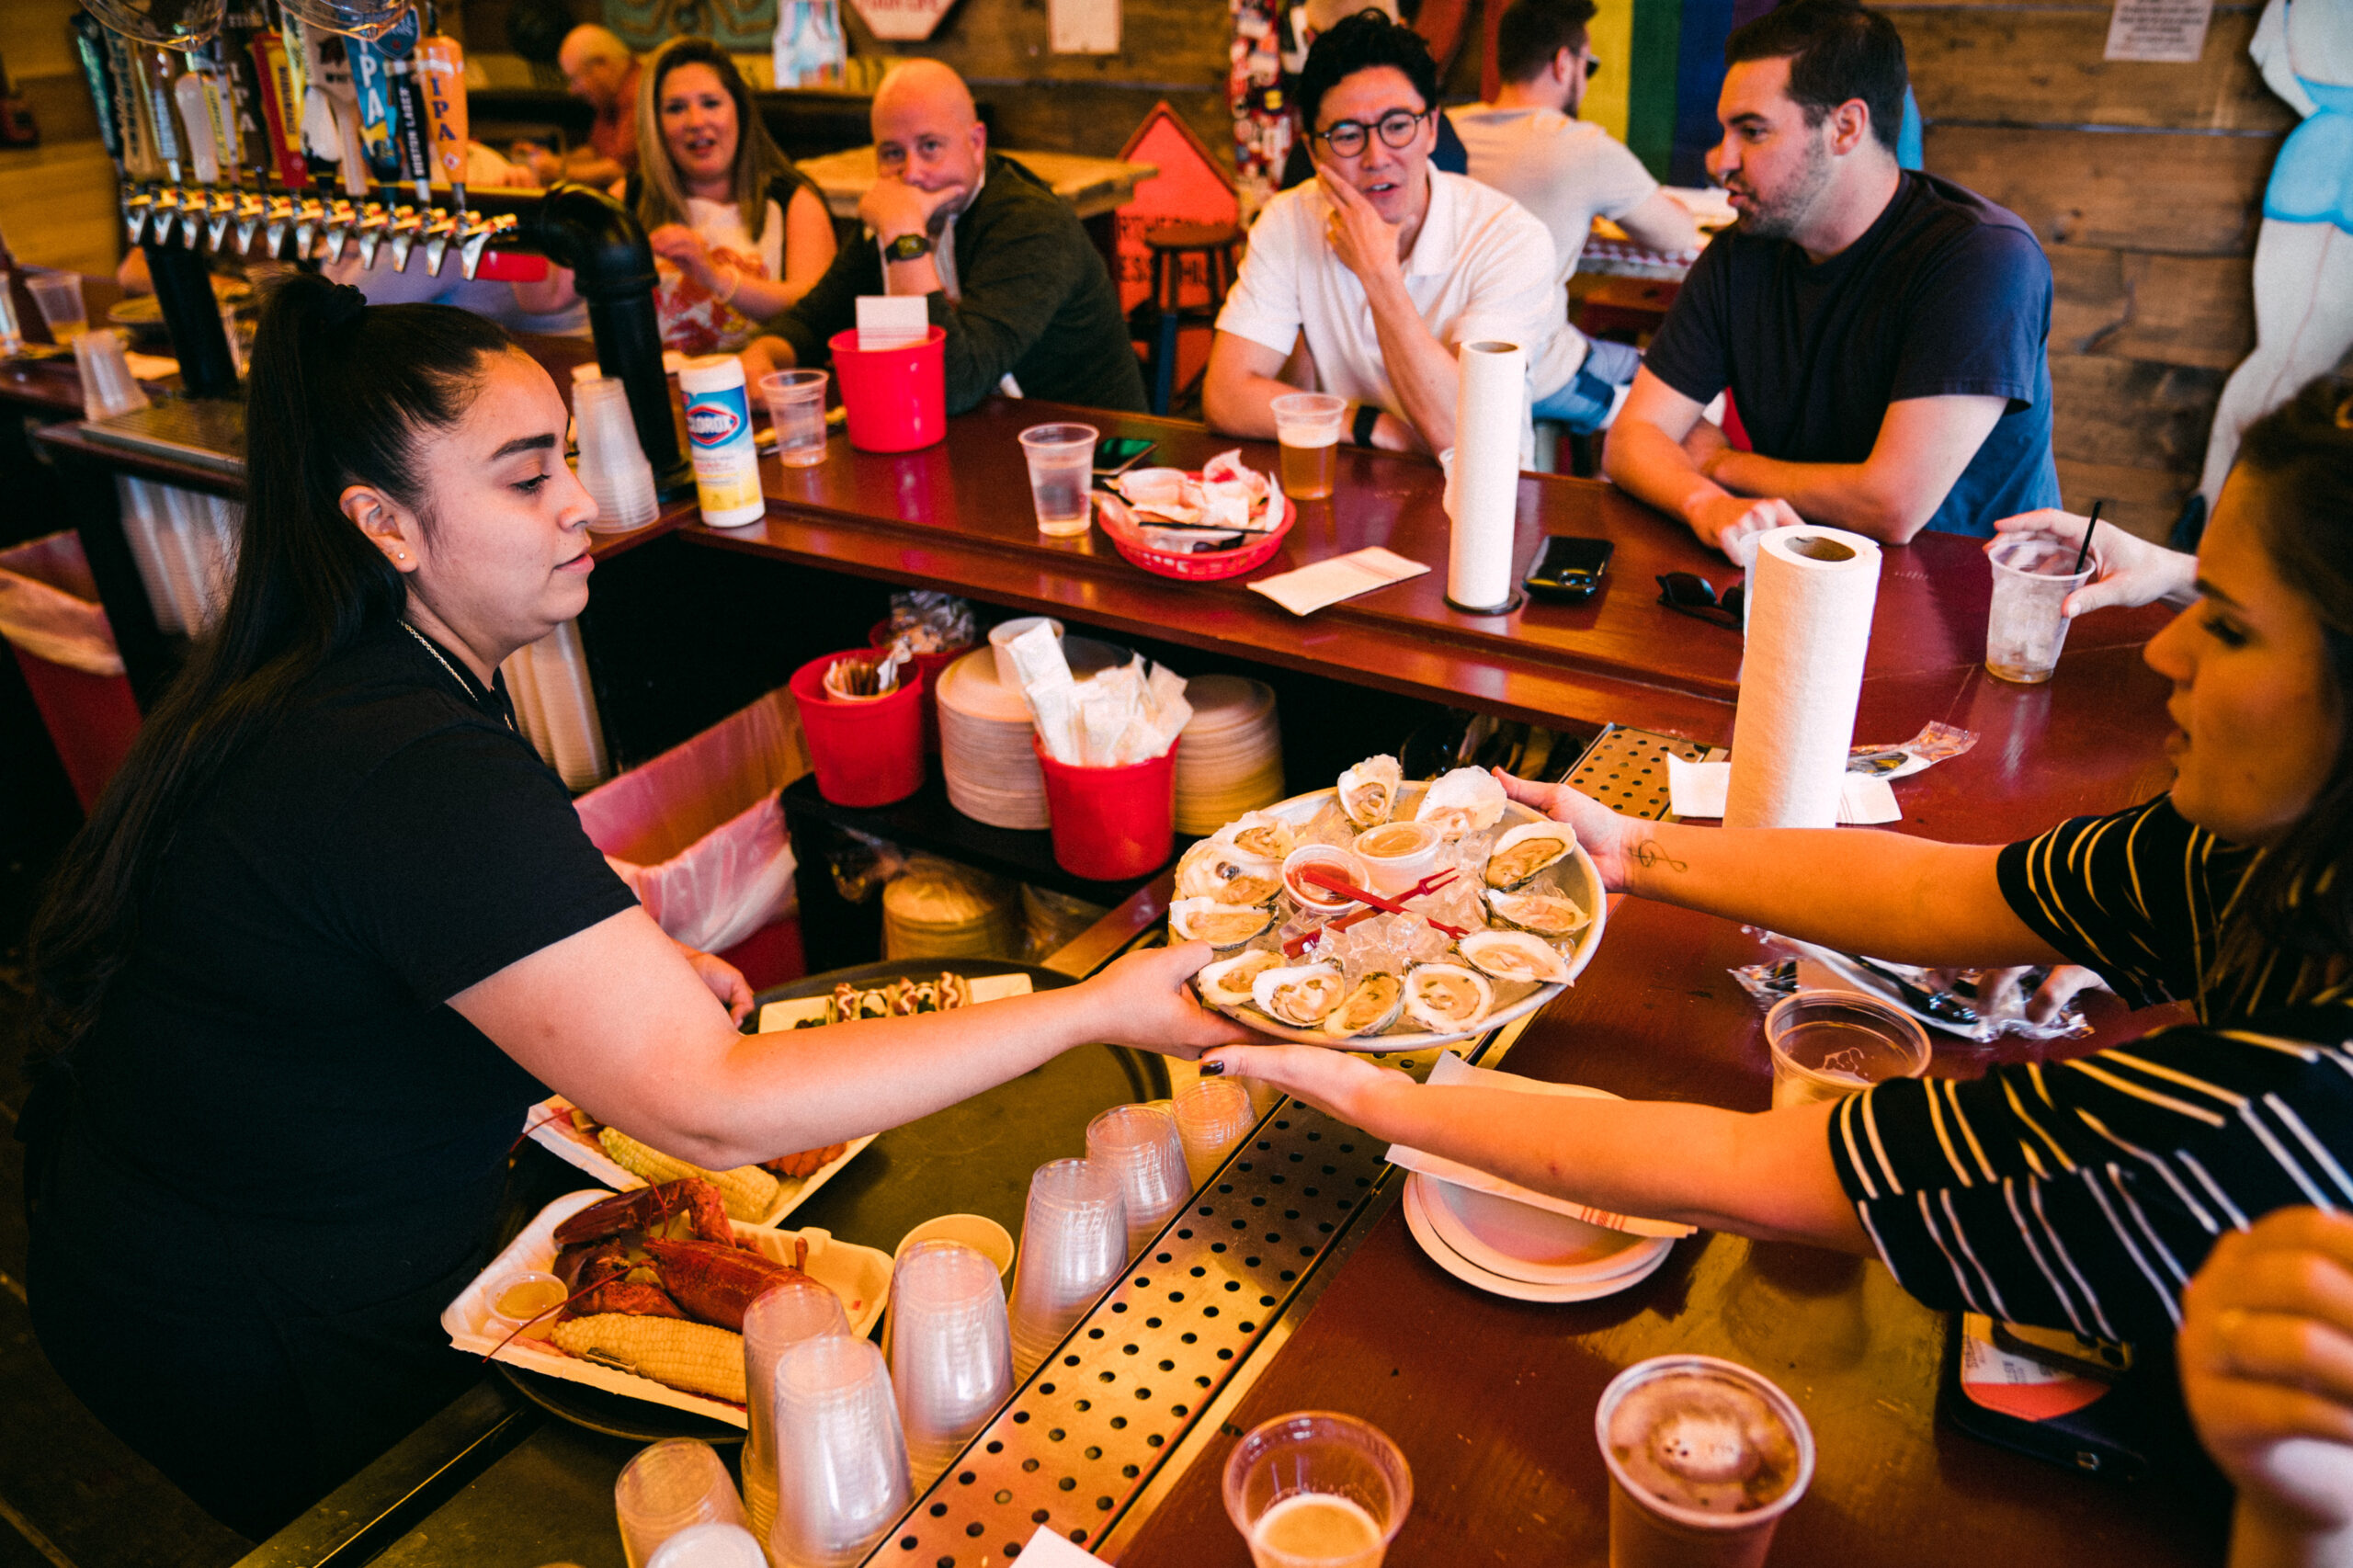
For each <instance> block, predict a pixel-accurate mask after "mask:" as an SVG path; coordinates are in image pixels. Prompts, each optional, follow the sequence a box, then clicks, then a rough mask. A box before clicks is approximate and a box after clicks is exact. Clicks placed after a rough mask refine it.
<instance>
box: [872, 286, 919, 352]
mask: <svg viewBox="0 0 2353 1568" xmlns="http://www.w3.org/2000/svg"><path fill="white" fill-rule="evenodd" d="M926 297H927V296H925V295H922V294H861V295H859V296H858V347H859V349H861V350H862V351H864V352H867V353H872V352H873V351H874V350H876V349H878V348H897V347H901V346H902V345H904V344H909V343H921V342H922V341H923V340H924V339H925V338H926V337H929V336H930V335H931V308H930V307H929V306H928V305H926V303H925V302H924V301H925V300H926Z"/></svg>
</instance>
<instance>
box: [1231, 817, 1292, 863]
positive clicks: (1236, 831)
mask: <svg viewBox="0 0 2353 1568" xmlns="http://www.w3.org/2000/svg"><path fill="white" fill-rule="evenodd" d="M1216 836H1217V837H1218V838H1221V839H1222V840H1224V841H1225V842H1226V843H1228V844H1231V845H1233V847H1235V848H1236V849H1239V850H1240V851H1242V853H1244V854H1245V855H1255V856H1256V857H1257V858H1259V859H1262V860H1274V861H1278V862H1279V861H1280V860H1281V859H1282V858H1283V857H1284V856H1286V855H1288V854H1290V852H1291V851H1292V850H1293V849H1296V848H1298V847H1299V835H1297V834H1295V833H1293V832H1292V831H1291V826H1290V824H1289V823H1287V822H1285V821H1283V819H1282V818H1280V817H1279V816H1276V815H1275V814H1274V813H1273V812H1245V813H1243V815H1242V817H1241V818H1240V819H1239V820H1238V821H1234V822H1230V823H1227V824H1225V825H1224V826H1223V827H1222V828H1219V829H1218V830H1217V834H1216Z"/></svg>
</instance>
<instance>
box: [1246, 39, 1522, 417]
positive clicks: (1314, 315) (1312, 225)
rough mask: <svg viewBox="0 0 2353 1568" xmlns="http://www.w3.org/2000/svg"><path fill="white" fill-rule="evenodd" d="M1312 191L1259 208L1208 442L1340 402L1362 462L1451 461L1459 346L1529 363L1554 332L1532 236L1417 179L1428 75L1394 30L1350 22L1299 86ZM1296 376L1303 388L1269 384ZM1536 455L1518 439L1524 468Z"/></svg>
mask: <svg viewBox="0 0 2353 1568" xmlns="http://www.w3.org/2000/svg"><path fill="white" fill-rule="evenodd" d="M1298 97H1299V109H1300V116H1301V119H1302V123H1304V124H1305V125H1306V126H1307V127H1308V131H1309V136H1310V150H1311V153H1312V154H1313V158H1314V160H1315V173H1316V177H1315V178H1314V179H1313V181H1311V182H1310V183H1308V184H1306V185H1302V186H1298V187H1294V188H1292V189H1290V190H1287V191H1284V192H1283V193H1282V194H1281V195H1279V196H1278V197H1276V198H1275V199H1273V200H1272V201H1270V202H1268V203H1267V208H1266V210H1265V211H1264V212H1262V213H1260V214H1259V217H1258V222H1257V223H1256V226H1255V227H1254V228H1252V230H1251V231H1250V251H1249V255H1248V256H1246V257H1245V259H1244V261H1243V263H1242V276H1241V277H1240V278H1238V279H1237V280H1236V281H1235V284H1234V288H1233V292H1232V293H1231V294H1229V295H1228V296H1227V297H1226V301H1225V308H1224V310H1223V311H1222V312H1220V314H1219V316H1218V321H1217V336H1216V339H1215V341H1214V343H1213V344H1212V345H1211V349H1210V364H1209V373H1208V376H1207V377H1206V379H1205V380H1204V381H1203V382H1202V389H1201V405H1202V411H1203V413H1204V414H1205V415H1207V416H1208V419H1209V422H1210V424H1211V425H1212V426H1215V427H1217V428H1218V429H1220V430H1222V431H1226V432H1228V433H1230V434H1233V435H1237V436H1254V437H1260V438H1262V439H1265V438H1271V437H1273V436H1274V434H1275V417H1274V412H1273V410H1272V408H1271V406H1270V405H1271V404H1272V403H1273V402H1274V400H1275V399H1276V398H1278V397H1280V396H1282V395H1283V394H1285V393H1286V392H1296V391H1298V390H1300V385H1305V386H1309V387H1313V388H1316V389H1318V390H1321V391H1324V392H1332V393H1336V394H1337V395H1338V396H1341V397H1344V398H1347V400H1348V401H1349V402H1350V403H1352V404H1354V405H1355V406H1354V408H1353V410H1352V412H1351V421H1350V425H1349V434H1350V436H1351V438H1352V439H1354V440H1355V441H1356V443H1357V444H1358V445H1359V446H1367V447H1381V448H1385V449H1389V450H1392V451H1427V452H1432V453H1436V452H1442V451H1444V450H1446V449H1448V448H1449V447H1451V446H1453V445H1454V394H1455V360H1454V350H1455V346H1456V345H1458V344H1461V343H1465V342H1475V341H1480V340H1483V339H1499V340H1502V341H1505V342H1509V343H1517V344H1519V345H1521V346H1522V347H1525V348H1527V349H1528V351H1529V359H1530V361H1531V362H1533V361H1534V360H1535V359H1536V358H1538V357H1539V356H1540V354H1541V353H1542V352H1543V351H1544V349H1545V348H1546V347H1547V346H1548V345H1549V344H1550V343H1551V342H1552V337H1553V335H1555V334H1557V333H1559V332H1561V331H1563V329H1564V327H1565V325H1566V318H1567V301H1566V300H1565V298H1564V297H1563V294H1562V292H1561V290H1559V289H1557V288H1556V287H1554V285H1553V274H1554V266H1553V258H1552V239H1551V237H1550V236H1549V235H1547V234H1546V233H1544V225H1543V224H1542V223H1540V222H1538V221H1537V220H1536V219H1535V218H1534V217H1533V216H1532V215H1530V214H1529V211H1528V210H1526V209H1525V208H1523V207H1521V206H1520V205H1519V204H1518V203H1517V202H1515V201H1513V200H1512V199H1510V198H1509V197H1506V196H1505V195H1504V194H1503V193H1501V192H1500V191H1497V190H1494V189H1491V188H1490V187H1486V186H1483V185H1480V184H1479V183H1477V182H1476V181H1474V180H1471V179H1467V178H1465V177H1463V176H1461V175H1450V174H1447V173H1446V172H1444V171H1443V170H1438V169H1433V168H1431V167H1430V151H1431V149H1432V147H1433V146H1434V145H1435V144H1436V142H1437V140H1438V129H1437V119H1438V116H1437V114H1436V113H1435V112H1434V109H1435V106H1436V104H1437V102H1438V68H1437V66H1436V65H1434V64H1433V63H1432V62H1431V61H1430V56H1429V50H1428V48H1427V46H1426V45H1425V44H1424V43H1423V42H1422V40H1420V39H1419V38H1418V37H1416V36H1415V34H1414V32H1413V31H1412V30H1411V29H1410V28H1404V27H1400V26H1399V25H1398V24H1396V23H1395V22H1393V21H1392V20H1390V19H1389V18H1388V17H1386V16H1383V15H1381V13H1379V12H1375V11H1368V12H1359V13H1358V15H1356V16H1353V17H1347V19H1345V20H1344V21H1342V22H1340V23H1339V24H1338V25H1337V26H1336V27H1334V28H1332V29H1331V30H1330V31H1328V32H1326V33H1324V34H1322V35H1321V36H1320V37H1318V38H1317V39H1316V40H1315V44H1314V47H1313V49H1311V50H1309V51H1308V55H1307V63H1306V66H1305V68H1304V69H1303V70H1302V72H1301V73H1300V78H1299V89H1298ZM1302 341H1303V344H1304V348H1305V353H1304V356H1303V358H1302V360H1301V361H1300V362H1299V364H1298V365H1296V366H1294V367H1293V373H1294V375H1295V376H1296V377H1297V379H1298V381H1299V385H1293V384H1288V383H1286V381H1283V380H1281V379H1280V378H1281V377H1282V375H1283V373H1284V370H1285V367H1286V362H1287V361H1290V360H1291V358H1292V353H1293V350H1294V348H1295V347H1299V346H1300V345H1301V344H1302ZM1533 446H1534V440H1533V436H1532V432H1530V431H1529V429H1528V428H1527V426H1525V424H1524V423H1523V427H1522V430H1521V447H1522V450H1523V452H1529V451H1532V449H1533Z"/></svg>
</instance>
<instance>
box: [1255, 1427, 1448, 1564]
mask: <svg viewBox="0 0 2353 1568" xmlns="http://www.w3.org/2000/svg"><path fill="white" fill-rule="evenodd" d="M1413 1506H1414V1473H1413V1471H1412V1470H1411V1468H1409V1467H1408V1466H1407V1465H1406V1463H1405V1456H1404V1454H1402V1453H1400V1452H1398V1450H1397V1445H1396V1444H1394V1443H1392V1442H1391V1441H1390V1440H1389V1437H1388V1435H1387V1434H1386V1433H1384V1432H1382V1431H1381V1428H1380V1427H1378V1426H1373V1425H1372V1424H1371V1423H1370V1422H1369V1421H1359V1420H1358V1419H1357V1418H1356V1417H1355V1416H1353V1415H1337V1414H1336V1413H1334V1412H1332V1411H1328V1410H1302V1411H1298V1412H1296V1413H1294V1414H1292V1415H1278V1416H1276V1417H1275V1418H1274V1419H1273V1420H1272V1421H1268V1422H1267V1423H1265V1424H1264V1425H1262V1426H1254V1427H1252V1428H1251V1430H1250V1432H1249V1434H1248V1435H1247V1436H1246V1437H1244V1438H1243V1439H1242V1441H1240V1442H1239V1443H1236V1444H1235V1445H1234V1446H1233V1453H1232V1454H1231V1455H1229V1456H1228V1457H1227V1459H1226V1461H1225V1512H1226V1515H1227V1517H1230V1518H1231V1519H1233V1528H1235V1529H1238V1530H1240V1531H1241V1532H1242V1539H1243V1540H1246V1541H1248V1542H1249V1543H1250V1560H1251V1561H1252V1562H1255V1563H1256V1564H1257V1568H1380V1564H1381V1558H1382V1557H1383V1556H1384V1555H1386V1554H1387V1552H1388V1551H1389V1543H1390V1542H1391V1541H1392V1540H1395V1539H1396V1538H1397V1531H1398V1529H1399V1528H1401V1527H1403V1526H1404V1523H1405V1516H1406V1514H1407V1513H1408V1512H1409V1511H1411V1509H1412V1508H1413Z"/></svg>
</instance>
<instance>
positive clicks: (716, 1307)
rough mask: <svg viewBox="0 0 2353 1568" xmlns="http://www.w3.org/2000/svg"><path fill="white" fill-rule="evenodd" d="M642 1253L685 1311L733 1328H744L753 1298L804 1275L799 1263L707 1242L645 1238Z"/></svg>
mask: <svg viewBox="0 0 2353 1568" xmlns="http://www.w3.org/2000/svg"><path fill="white" fill-rule="evenodd" d="M645 1255H646V1256H648V1257H650V1258H652V1259H653V1260H654V1270H655V1272H656V1273H657V1274H658V1275H659V1276H660V1277H661V1280H662V1288H663V1289H664V1290H667V1291H668V1292H669V1293H670V1294H671V1296H672V1297H674V1298H676V1301H677V1302H678V1304H679V1305H680V1306H682V1307H684V1308H686V1309H687V1312H688V1315H689V1316H692V1317H695V1318H698V1319H699V1320H701V1321H702V1322H704V1323H710V1324H718V1325H719V1326H720V1327H722V1328H732V1329H734V1330H735V1331H737V1332H738V1333H741V1332H742V1331H743V1327H744V1312H745V1309H747V1308H749V1307H750V1306H751V1304H752V1303H753V1302H754V1301H757V1300H759V1298H760V1297H761V1296H762V1295H764V1294H766V1293H767V1291H769V1290H775V1289H776V1288H777V1287H778V1286H779V1285H783V1284H787V1283H790V1281H792V1280H795V1279H805V1278H808V1276H807V1275H805V1274H803V1273H801V1270H799V1269H798V1268H794V1267H790V1265H787V1264H782V1263H779V1262H777V1261H776V1260H775V1259H773V1258H770V1257H766V1256H762V1255H761V1254H759V1253H756V1252H752V1251H750V1250H748V1249H746V1248H744V1247H739V1246H733V1245H727V1246H721V1245H715V1244H712V1243H710V1242H665V1241H658V1240H654V1239H651V1238H649V1239H648V1240H647V1241H646V1243H645ZM801 1256H806V1255H805V1254H802V1255H801Z"/></svg>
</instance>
